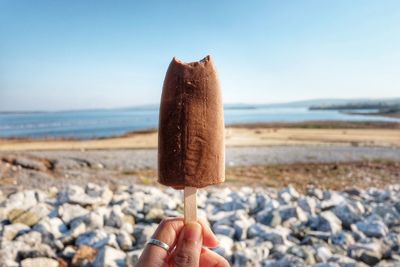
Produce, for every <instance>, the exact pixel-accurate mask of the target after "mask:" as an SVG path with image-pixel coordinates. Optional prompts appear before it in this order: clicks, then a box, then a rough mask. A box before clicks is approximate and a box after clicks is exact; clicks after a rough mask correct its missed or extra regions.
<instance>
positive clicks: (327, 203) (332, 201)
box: [318, 191, 346, 210]
mask: <svg viewBox="0 0 400 267" xmlns="http://www.w3.org/2000/svg"><path fill="white" fill-rule="evenodd" d="M325 193H326V195H327V198H326V199H324V200H323V201H321V202H320V203H319V205H318V208H319V209H321V210H327V209H331V208H333V207H336V206H338V205H340V204H341V203H343V202H345V201H346V200H345V198H344V197H343V196H341V195H340V194H338V193H336V192H333V191H330V192H325Z"/></svg>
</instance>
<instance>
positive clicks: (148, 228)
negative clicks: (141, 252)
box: [133, 224, 157, 247]
mask: <svg viewBox="0 0 400 267" xmlns="http://www.w3.org/2000/svg"><path fill="white" fill-rule="evenodd" d="M156 228H157V224H152V225H143V224H138V225H136V227H135V228H134V232H133V235H134V237H135V240H136V244H135V245H136V247H143V246H144V244H145V243H146V242H147V240H149V239H150V237H151V236H152V235H153V234H154V232H155V230H156Z"/></svg>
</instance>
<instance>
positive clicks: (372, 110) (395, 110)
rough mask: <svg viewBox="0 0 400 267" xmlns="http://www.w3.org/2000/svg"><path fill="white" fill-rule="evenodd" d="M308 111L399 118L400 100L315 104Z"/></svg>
mask: <svg viewBox="0 0 400 267" xmlns="http://www.w3.org/2000/svg"><path fill="white" fill-rule="evenodd" d="M309 110H337V111H340V112H343V113H346V114H349V115H376V116H386V117H397V118H399V117H400V99H399V98H395V99H379V100H362V101H360V100H358V101H354V100H353V101H351V102H347V103H335V104H315V105H311V106H310V107H309Z"/></svg>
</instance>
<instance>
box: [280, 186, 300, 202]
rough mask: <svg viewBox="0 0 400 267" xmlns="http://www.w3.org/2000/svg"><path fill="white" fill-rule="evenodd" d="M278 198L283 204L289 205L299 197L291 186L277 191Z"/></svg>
mask: <svg viewBox="0 0 400 267" xmlns="http://www.w3.org/2000/svg"><path fill="white" fill-rule="evenodd" d="M278 196H279V199H280V200H281V201H282V202H283V203H290V202H292V201H295V200H297V199H298V198H299V196H300V195H299V193H298V192H297V191H296V189H295V188H294V187H293V186H291V185H289V186H288V187H286V188H285V189H283V190H281V191H279V193H278Z"/></svg>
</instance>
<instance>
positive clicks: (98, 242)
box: [75, 230, 110, 249]
mask: <svg viewBox="0 0 400 267" xmlns="http://www.w3.org/2000/svg"><path fill="white" fill-rule="evenodd" d="M109 242H110V235H109V234H107V233H106V232H105V231H103V230H92V231H89V232H86V233H83V234H81V235H79V236H78V238H77V239H76V241H75V245H76V246H78V247H79V246H82V245H86V246H89V247H92V248H95V249H99V248H101V247H104V246H105V245H107V244H108V243H109Z"/></svg>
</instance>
